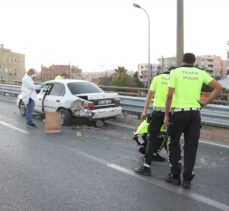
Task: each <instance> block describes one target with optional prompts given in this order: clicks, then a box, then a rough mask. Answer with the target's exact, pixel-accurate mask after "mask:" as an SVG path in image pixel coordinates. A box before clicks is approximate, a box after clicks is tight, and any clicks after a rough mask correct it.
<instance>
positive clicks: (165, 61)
mask: <svg viewBox="0 0 229 211" xmlns="http://www.w3.org/2000/svg"><path fill="white" fill-rule="evenodd" d="M158 62H159V66H160V68H161V72H164V71H166V70H168V69H169V68H170V67H176V64H177V59H176V57H175V56H173V57H166V58H164V57H161V58H160V59H158Z"/></svg>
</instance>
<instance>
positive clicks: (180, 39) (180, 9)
mask: <svg viewBox="0 0 229 211" xmlns="http://www.w3.org/2000/svg"><path fill="white" fill-rule="evenodd" d="M183 54H184V4H183V0H177V67H178V66H180V65H181V63H182V58H183Z"/></svg>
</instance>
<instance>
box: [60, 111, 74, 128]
mask: <svg viewBox="0 0 229 211" xmlns="http://www.w3.org/2000/svg"><path fill="white" fill-rule="evenodd" d="M58 111H59V112H60V113H61V125H70V124H71V123H72V115H71V112H70V111H69V110H67V109H65V108H61V109H59V110H58Z"/></svg>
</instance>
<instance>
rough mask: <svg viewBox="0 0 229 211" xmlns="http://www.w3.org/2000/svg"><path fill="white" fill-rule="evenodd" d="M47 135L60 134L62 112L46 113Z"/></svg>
mask: <svg viewBox="0 0 229 211" xmlns="http://www.w3.org/2000/svg"><path fill="white" fill-rule="evenodd" d="M44 129H45V133H60V131H61V130H60V129H61V114H60V112H46V113H45V128H44Z"/></svg>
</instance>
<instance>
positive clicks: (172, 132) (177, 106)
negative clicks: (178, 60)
mask: <svg viewBox="0 0 229 211" xmlns="http://www.w3.org/2000/svg"><path fill="white" fill-rule="evenodd" d="M195 60H196V58H195V55H194V54H192V53H186V54H184V55H183V65H182V66H181V67H179V68H176V69H174V70H172V71H171V72H170V80H169V84H168V87H169V88H168V94H167V100H166V107H165V117H164V123H165V124H166V125H167V127H168V130H167V132H168V136H169V138H170V142H169V145H168V150H169V161H170V173H169V174H168V176H167V177H166V178H165V182H167V183H171V184H174V185H180V183H181V180H180V174H181V165H179V155H180V144H179V140H180V137H181V134H182V133H184V170H183V183H182V185H183V187H184V188H186V189H190V188H191V181H192V179H193V177H194V173H193V169H194V165H195V160H196V153H197V148H198V141H199V138H200V127H201V116H200V109H201V108H202V107H203V106H205V105H207V104H209V103H211V102H212V101H213V100H214V99H216V98H217V97H218V96H219V94H220V92H221V89H222V87H221V85H220V84H219V83H218V82H217V81H216V80H214V79H213V78H212V77H211V76H209V75H208V73H206V72H205V71H203V70H200V69H198V68H196V67H194V66H193V65H194V63H195ZM203 84H206V85H209V86H211V87H213V88H214V91H213V92H212V94H211V95H210V96H209V98H207V99H206V100H205V101H203V102H200V101H199V98H200V92H201V87H202V85H203ZM172 100H173V110H172V112H171V116H170V114H169V112H170V107H171V103H172Z"/></svg>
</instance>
